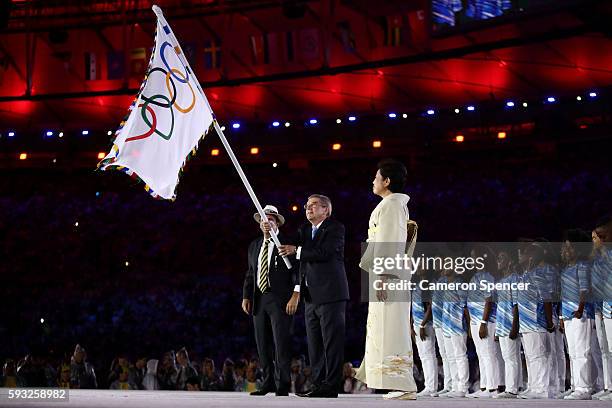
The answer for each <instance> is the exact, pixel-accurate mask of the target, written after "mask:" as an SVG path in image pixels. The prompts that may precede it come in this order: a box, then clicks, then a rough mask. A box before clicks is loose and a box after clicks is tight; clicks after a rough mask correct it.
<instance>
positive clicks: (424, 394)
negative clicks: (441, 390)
mask: <svg viewBox="0 0 612 408" xmlns="http://www.w3.org/2000/svg"><path fill="white" fill-rule="evenodd" d="M434 394H436V392H434V391H433V390H429V389H427V388H425V389H424V390H423V391H421V392H418V393H417V397H422V398H427V397H433V396H434Z"/></svg>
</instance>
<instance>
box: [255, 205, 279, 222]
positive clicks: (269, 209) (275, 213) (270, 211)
mask: <svg viewBox="0 0 612 408" xmlns="http://www.w3.org/2000/svg"><path fill="white" fill-rule="evenodd" d="M263 212H264V214H266V215H267V214H270V215H273V216H275V217H276V218H277V219H278V226H279V227H280V226H281V225H283V224H284V223H285V217H283V216H282V215H280V214H279V213H278V209H277V208H276V207H275V206H273V205H270V204H268V205H266V206H265V207H264V208H263ZM253 218H255V221H257V223H258V224H259V223H260V222H261V216H260V215H259V213H258V212H256V213H255V214H253Z"/></svg>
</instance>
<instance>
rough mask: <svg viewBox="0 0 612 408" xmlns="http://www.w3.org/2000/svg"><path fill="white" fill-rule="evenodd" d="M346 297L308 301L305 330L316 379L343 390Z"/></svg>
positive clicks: (332, 389) (313, 375) (331, 387)
mask: <svg viewBox="0 0 612 408" xmlns="http://www.w3.org/2000/svg"><path fill="white" fill-rule="evenodd" d="M345 316H346V301H344V300H342V301H339V302H332V303H325V304H322V305H316V304H314V303H310V302H308V301H306V334H307V335H308V357H309V359H310V365H311V367H312V377H313V383H314V385H315V386H317V387H321V388H327V389H329V390H331V391H334V392H338V391H340V387H341V383H342V366H343V365H344V335H345Z"/></svg>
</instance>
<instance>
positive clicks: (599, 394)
mask: <svg viewBox="0 0 612 408" xmlns="http://www.w3.org/2000/svg"><path fill="white" fill-rule="evenodd" d="M608 394H610V391H608V390H601V391H599V392H597V393H595V394H593V395H591V397H592V399H594V400H596V399H599V398H601V397H605V396H606V395H608Z"/></svg>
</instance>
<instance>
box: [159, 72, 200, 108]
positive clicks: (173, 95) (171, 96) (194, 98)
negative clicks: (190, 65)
mask: <svg viewBox="0 0 612 408" xmlns="http://www.w3.org/2000/svg"><path fill="white" fill-rule="evenodd" d="M173 72H174V73H175V74H177V75H181V76H183V78H185V76H184V75H183V73H182V72H181V71H179V70H178V69H176V68H172V70H171V71H170V72H168V73H167V74H166V87H167V88H168V92H169V93H170V99H172V100H173V101H175V100H176V87H175V86H174V82H173V81H172V78H171V77H170V75H171V73H173ZM170 83H172V87H173V88H174V92H175V93H174V94H173V93H172V90H170ZM187 85H188V86H189V90H190V91H191V105H189V106H188V107H187V108H181V107H180V106H179V104H178V102H174V104H173V105H174V107H176V109H178V111H179V112H181V113H187V112H189V111H191V110H192V109H193V107H194V106H195V102H196V97H195V93H194V92H193V88H192V87H191V84H190V83H189V82H187Z"/></svg>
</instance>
